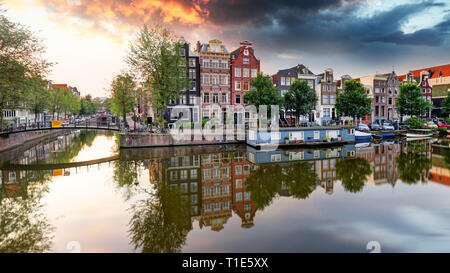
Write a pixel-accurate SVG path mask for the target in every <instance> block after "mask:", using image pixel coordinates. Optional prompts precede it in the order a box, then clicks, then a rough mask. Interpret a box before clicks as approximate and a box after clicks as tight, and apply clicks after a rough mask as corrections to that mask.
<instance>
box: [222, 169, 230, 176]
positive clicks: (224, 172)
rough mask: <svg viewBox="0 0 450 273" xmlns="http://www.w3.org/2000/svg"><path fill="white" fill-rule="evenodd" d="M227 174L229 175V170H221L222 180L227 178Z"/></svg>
mask: <svg viewBox="0 0 450 273" xmlns="http://www.w3.org/2000/svg"><path fill="white" fill-rule="evenodd" d="M229 173H230V169H229V168H222V178H228V175H229Z"/></svg>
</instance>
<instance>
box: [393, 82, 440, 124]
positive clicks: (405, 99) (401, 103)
mask: <svg viewBox="0 0 450 273" xmlns="http://www.w3.org/2000/svg"><path fill="white" fill-rule="evenodd" d="M395 107H396V109H397V111H398V113H399V114H400V116H401V119H402V120H403V116H404V115H408V116H419V115H423V114H426V113H428V111H429V110H430V109H432V108H433V105H432V104H431V103H430V102H429V101H427V100H426V99H425V98H424V97H423V94H422V90H421V88H420V86H419V85H418V84H417V83H404V84H403V85H402V86H401V87H400V95H399V96H398V99H397V103H396V104H395Z"/></svg>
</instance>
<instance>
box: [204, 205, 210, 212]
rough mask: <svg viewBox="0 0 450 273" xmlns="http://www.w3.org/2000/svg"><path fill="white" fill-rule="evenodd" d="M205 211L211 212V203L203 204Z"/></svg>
mask: <svg viewBox="0 0 450 273" xmlns="http://www.w3.org/2000/svg"><path fill="white" fill-rule="evenodd" d="M205 212H211V204H205Z"/></svg>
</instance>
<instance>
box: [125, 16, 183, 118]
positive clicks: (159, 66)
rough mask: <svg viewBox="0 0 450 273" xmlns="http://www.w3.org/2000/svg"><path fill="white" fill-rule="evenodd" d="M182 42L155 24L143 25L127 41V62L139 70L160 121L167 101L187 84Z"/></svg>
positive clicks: (175, 98)
mask: <svg viewBox="0 0 450 273" xmlns="http://www.w3.org/2000/svg"><path fill="white" fill-rule="evenodd" d="M183 45H184V42H183V41H181V40H180V39H178V38H177V37H175V36H174V35H173V34H172V33H171V32H170V31H168V30H167V29H165V28H163V27H161V26H159V25H157V26H155V27H154V28H152V29H149V28H148V27H147V26H144V27H143V28H142V29H141V30H140V32H139V34H138V36H137V39H136V41H134V42H133V43H131V45H130V50H129V52H128V56H127V59H126V60H127V62H128V64H130V65H131V67H132V68H133V69H134V70H135V71H137V72H138V73H139V75H140V76H141V80H143V82H144V83H145V84H146V86H147V87H148V88H146V89H145V90H148V91H149V92H150V93H151V94H150V96H149V97H151V103H152V106H153V107H154V108H155V110H156V114H157V115H158V116H159V118H160V120H161V121H162V120H163V118H164V116H163V112H164V111H166V110H167V104H168V103H170V101H171V100H177V99H179V98H180V96H181V95H183V94H184V93H185V91H186V90H187V89H189V88H190V87H191V84H192V83H191V80H190V79H189V78H188V77H187V63H186V57H185V56H182V55H181V54H180V52H181V50H182V47H183Z"/></svg>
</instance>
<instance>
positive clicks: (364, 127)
mask: <svg viewBox="0 0 450 273" xmlns="http://www.w3.org/2000/svg"><path fill="white" fill-rule="evenodd" d="M357 129H358V130H359V131H370V128H369V126H367V124H364V123H360V124H358V127H357Z"/></svg>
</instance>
